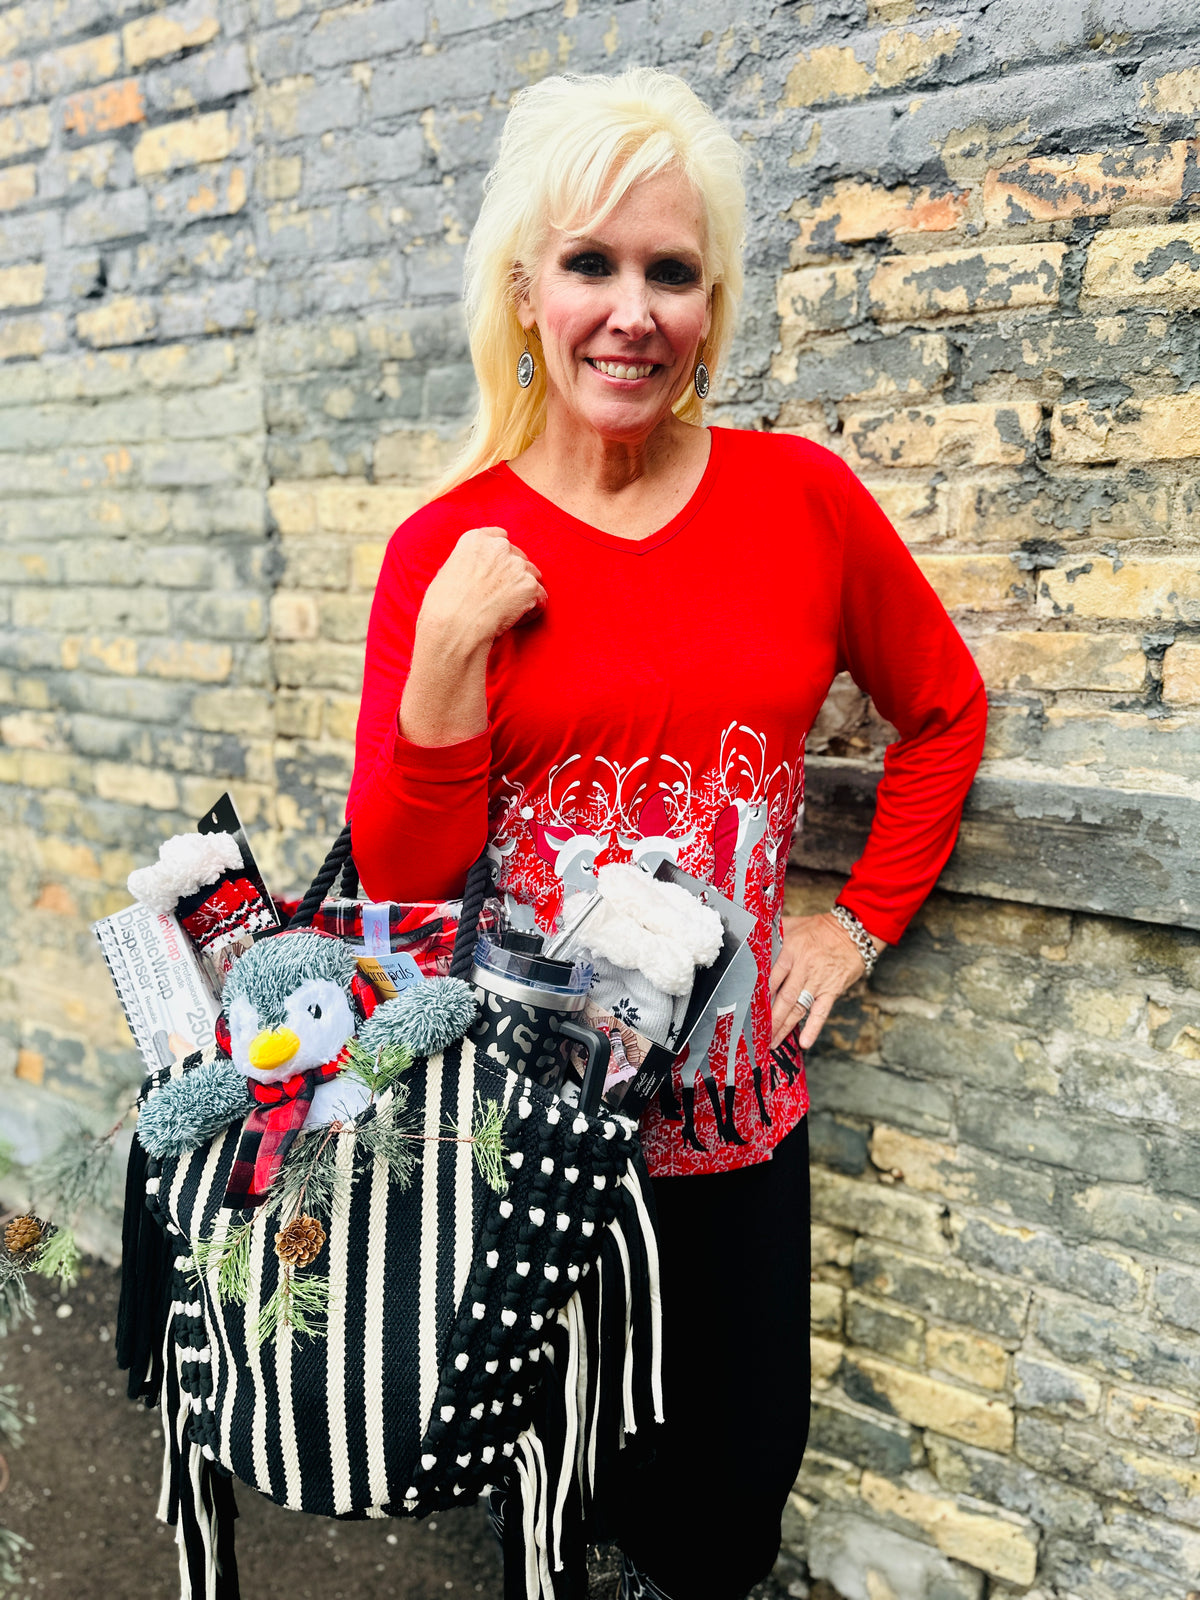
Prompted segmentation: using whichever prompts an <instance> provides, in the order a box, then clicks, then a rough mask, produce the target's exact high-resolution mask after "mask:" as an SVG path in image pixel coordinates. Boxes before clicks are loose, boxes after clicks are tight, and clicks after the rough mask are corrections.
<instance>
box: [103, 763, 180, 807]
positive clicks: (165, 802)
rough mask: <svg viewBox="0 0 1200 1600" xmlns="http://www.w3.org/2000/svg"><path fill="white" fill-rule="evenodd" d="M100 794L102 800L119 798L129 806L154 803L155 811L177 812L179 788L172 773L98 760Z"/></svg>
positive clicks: (152, 804)
mask: <svg viewBox="0 0 1200 1600" xmlns="http://www.w3.org/2000/svg"><path fill="white" fill-rule="evenodd" d="M95 781H96V793H97V794H98V795H99V797H100V798H101V800H119V801H121V802H122V803H123V804H124V805H129V806H150V807H151V808H152V809H153V810H155V811H175V810H177V809H178V807H179V790H178V789H177V788H176V785H175V779H174V778H173V777H172V776H171V774H170V773H169V772H161V771H159V770H158V769H157V768H154V767H136V766H133V765H131V764H127V763H125V762H117V761H98V762H97V763H96V768H95Z"/></svg>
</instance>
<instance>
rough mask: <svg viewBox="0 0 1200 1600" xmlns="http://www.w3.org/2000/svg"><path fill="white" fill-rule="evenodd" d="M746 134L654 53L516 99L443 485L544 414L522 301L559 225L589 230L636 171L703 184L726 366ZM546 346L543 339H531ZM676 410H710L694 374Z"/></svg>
mask: <svg viewBox="0 0 1200 1600" xmlns="http://www.w3.org/2000/svg"><path fill="white" fill-rule="evenodd" d="M743 167H744V156H743V154H742V150H741V147H740V146H739V145H738V144H737V143H736V141H735V140H734V139H733V137H732V136H731V135H730V134H729V133H728V132H727V131H726V129H725V128H723V127H722V125H721V124H720V122H718V121H717V118H716V117H715V116H714V115H713V113H712V112H711V111H710V110H709V109H708V107H707V106H706V105H705V104H704V103H703V101H701V100H700V99H699V98H698V97H697V96H696V95H695V94H694V93H693V91H692V90H691V89H690V88H688V86H687V84H686V83H684V81H683V79H682V78H678V77H676V76H675V75H674V73H670V72H662V71H660V70H658V69H657V68H654V67H635V68H633V69H631V70H630V71H628V72H622V73H621V74H620V75H619V76H616V77H605V76H602V75H601V74H598V73H597V74H594V75H589V76H586V77H585V76H580V75H578V74H570V75H566V76H563V77H554V78H543V79H542V81H541V82H540V83H536V84H534V85H533V86H532V87H531V88H529V89H525V90H522V92H521V93H520V94H519V95H518V96H517V98H516V100H515V101H514V102H513V106H512V109H511V110H510V112H509V114H508V117H507V119H506V121H505V124H504V132H503V133H502V135H501V137H500V152H499V155H498V156H497V158H496V164H495V166H494V167H493V168H492V170H491V172H489V173H488V176H487V181H486V183H485V184H484V193H483V204H482V206H481V208H480V212H479V220H478V221H477V222H476V224H475V227H474V229H473V231H472V233H471V238H470V242H469V243H468V245H467V252H466V261H465V267H464V295H463V299H464V306H465V310H466V318H467V332H468V335H469V338H470V344H471V359H472V361H473V362H474V364H475V375H476V378H477V379H478V381H479V405H478V409H477V410H476V413H475V418H474V421H473V423H472V426H471V432H470V435H469V437H468V440H467V443H466V446H465V448H464V450H463V452H462V454H461V455H460V457H459V459H458V461H457V462H456V463H455V465H454V467H453V469H452V471H451V474H450V476H449V478H448V479H447V480H446V482H445V483H443V484H442V485H441V491H442V492H444V491H445V490H446V489H449V488H453V486H454V485H455V484H458V483H462V482H463V481H464V480H465V479H467V478H470V477H473V476H474V474H475V473H477V472H482V471H484V470H485V469H486V468H487V467H491V466H494V465H495V464H496V462H498V461H508V460H511V459H512V458H513V457H514V456H518V455H520V453H521V452H522V451H523V450H525V449H526V448H527V447H528V446H529V445H530V444H532V443H533V441H534V439H536V438H537V436H538V434H539V433H541V431H542V429H543V428H544V426H545V421H546V385H545V379H544V376H543V372H542V363H541V362H540V361H537V360H535V367H536V371H535V374H534V379H533V382H532V384H530V386H529V388H528V389H521V388H519V387H518V385H517V381H516V366H517V358H518V357H519V356H520V354H521V352H522V350H523V349H525V347H526V337H527V336H526V333H525V330H524V328H522V326H521V324H520V321H519V320H518V317H517V302H518V301H519V299H520V298H521V295H522V293H523V292H524V289H525V287H526V285H527V284H528V282H529V279H530V278H531V277H532V275H533V273H534V271H535V270H536V268H537V265H538V262H539V258H540V255H541V252H542V250H543V249H544V248H545V244H546V239H547V235H548V233H549V230H550V229H551V228H560V229H564V230H569V231H573V232H584V231H586V230H587V229H588V228H591V227H594V226H596V224H597V223H599V222H600V221H602V220H603V218H604V217H606V216H607V215H608V214H609V212H610V211H612V209H613V207H614V206H616V205H617V204H618V203H619V202H620V200H621V199H622V198H623V197H624V196H625V195H626V194H627V193H628V191H629V190H630V189H631V188H632V187H633V185H634V184H636V183H639V182H642V181H643V180H645V179H647V178H652V177H655V176H657V174H659V173H661V172H664V171H667V170H668V169H671V168H674V169H675V170H677V171H680V172H682V173H683V175H684V176H685V177H686V178H687V179H688V181H689V182H690V183H691V184H692V185H693V186H694V188H695V190H696V193H697V195H698V196H699V199H700V202H701V205H702V208H703V211H704V219H705V233H704V256H705V261H704V267H705V278H706V280H707V282H708V284H709V286H710V291H711V297H712V298H711V321H710V326H709V331H708V335H707V337H706V338H705V340H704V343H703V345H702V346H701V349H700V352H699V355H698V359H700V360H703V361H704V362H705V364H706V365H707V366H708V368H709V370H710V372H712V371H715V369H716V368H717V367H718V366H719V364H720V362H721V359H722V358H723V356H724V355H725V352H726V350H727V349H728V346H729V341H730V339H731V338H732V336H733V328H734V322H735V320H736V316H737V307H738V302H739V300H740V299H741V293H742V238H743V232H744V226H745V220H744V219H745V206H746V196H745V189H744V187H743V183H742V171H743ZM533 350H534V354H535V357H536V354H537V345H536V341H535V343H534V346H533ZM674 410H675V414H676V415H677V416H679V417H681V418H683V420H684V421H686V422H699V421H700V420H701V417H702V415H703V403H702V401H701V400H700V397H699V396H698V395H697V394H696V393H695V391H694V389H693V387H692V386H691V385H689V386H688V388H687V390H686V391H685V393H684V394H683V395H681V396H680V398H679V399H678V400H677V401H676V402H675V406H674Z"/></svg>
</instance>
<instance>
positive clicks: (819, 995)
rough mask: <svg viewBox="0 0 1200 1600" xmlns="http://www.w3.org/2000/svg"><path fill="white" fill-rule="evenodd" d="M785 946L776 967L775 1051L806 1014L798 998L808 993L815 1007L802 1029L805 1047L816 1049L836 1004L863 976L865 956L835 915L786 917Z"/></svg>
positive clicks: (773, 1003)
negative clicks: (839, 997)
mask: <svg viewBox="0 0 1200 1600" xmlns="http://www.w3.org/2000/svg"><path fill="white" fill-rule="evenodd" d="M779 926H780V931H781V932H782V934H783V948H782V950H780V952H779V959H778V961H776V963H775V965H774V966H773V967H772V968H771V979H770V985H771V1049H772V1050H774V1048H775V1046H776V1045H777V1044H779V1042H780V1041H781V1040H782V1039H786V1038H787V1036H788V1034H789V1033H791V1031H792V1029H793V1028H794V1027H796V1025H797V1023H798V1022H799V1021H800V1019H801V1018H802V1017H804V1005H798V1004H797V1000H798V998H799V996H800V995H801V994H802V993H804V992H805V991H807V995H806V996H805V1005H806V1004H807V1000H808V995H811V996H812V1005H811V1007H809V1010H808V1015H807V1017H804V1027H803V1029H802V1030H801V1033H800V1048H801V1049H802V1050H808V1049H811V1047H812V1046H813V1045H814V1044H815V1043H816V1042H817V1035H818V1034H819V1033H820V1031H821V1029H822V1028H823V1027H824V1025H825V1021H826V1019H827V1018H828V1016H829V1013H830V1012H831V1011H832V1010H833V1003H834V1001H835V1000H836V999H837V997H838V996H839V995H840V994H844V993H845V991H846V990H847V989H849V988H850V986H851V984H854V983H857V982H858V980H859V978H861V977H862V975H863V958H862V956H860V955H859V953H858V951H857V949H855V946H854V943H853V941H852V940H851V938H850V935H849V934H848V933H847V932H846V930H845V929H844V928H843V927H842V926H841V924H840V923H839V922H838V920H837V918H836V917H834V916H833V915H832V913H830V912H828V911H825V912H823V913H822V914H821V915H820V916H816V917H784V918H783V919H782V920H781V922H780V925H779Z"/></svg>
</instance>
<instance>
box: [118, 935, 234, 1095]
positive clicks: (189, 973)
mask: <svg viewBox="0 0 1200 1600" xmlns="http://www.w3.org/2000/svg"><path fill="white" fill-rule="evenodd" d="M92 931H93V932H94V933H95V935H96V937H97V939H99V941H100V948H101V950H102V951H103V952H104V959H105V961H106V962H107V963H108V970H109V972H110V973H111V974H112V980H113V984H114V986H115V988H116V991H117V998H118V999H119V1000H120V1002H121V1008H122V1010H123V1011H124V1012H125V1020H126V1021H127V1022H128V1024H129V1031H130V1033H132V1034H133V1038H134V1043H135V1044H136V1045H137V1047H138V1049H139V1050H140V1051H141V1055H142V1060H143V1061H144V1062H145V1063H146V1068H147V1071H149V1072H161V1071H162V1070H163V1069H164V1068H168V1067H170V1066H171V1065H172V1064H173V1063H177V1062H179V1061H182V1060H183V1058H184V1057H185V1056H188V1055H191V1054H192V1053H193V1051H196V1050H207V1049H208V1048H209V1046H210V1045H212V1043H213V1042H214V1027H215V1024H216V1020H217V1017H218V1016H219V1014H220V1010H221V1002H220V1001H219V1000H218V998H217V993H216V990H215V989H214V988H213V986H212V983H211V981H210V979H209V975H208V973H207V972H206V971H205V969H204V967H203V966H202V964H201V961H200V957H199V956H198V955H197V953H196V951H195V950H194V949H193V948H192V945H191V943H190V941H189V940H188V938H187V936H186V934H185V933H184V931H183V929H182V928H181V927H180V925H179V922H178V920H177V919H176V918H175V917H174V916H172V914H171V913H170V912H169V911H155V910H153V909H152V908H151V907H150V906H146V905H138V904H134V905H131V906H127V907H126V908H125V910H124V911H116V912H114V913H113V915H112V916H111V917H104V918H102V920H101V921H99V922H95V923H93V924H92Z"/></svg>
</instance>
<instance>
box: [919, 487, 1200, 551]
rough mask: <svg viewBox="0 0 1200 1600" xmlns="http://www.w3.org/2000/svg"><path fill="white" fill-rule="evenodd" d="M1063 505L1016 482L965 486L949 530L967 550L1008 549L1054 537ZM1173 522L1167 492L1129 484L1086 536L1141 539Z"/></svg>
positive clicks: (1103, 507)
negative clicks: (987, 546) (986, 546)
mask: <svg viewBox="0 0 1200 1600" xmlns="http://www.w3.org/2000/svg"><path fill="white" fill-rule="evenodd" d="M1058 505H1059V502H1058V501H1057V500H1056V499H1055V498H1054V496H1053V494H1047V493H1046V492H1045V490H1042V489H1039V490H1038V491H1037V492H1036V493H1033V494H1029V493H1028V492H1025V491H1023V489H1022V485H1021V483H1020V480H1019V479H1016V478H1015V477H1014V478H1013V479H1012V480H1011V481H1008V482H1006V481H1004V480H1003V479H992V480H991V481H990V482H989V483H987V484H983V483H961V484H956V485H954V486H953V487H952V488H951V491H950V509H949V522H948V525H949V526H950V527H952V528H953V529H954V530H955V535H956V537H957V538H958V539H959V540H960V541H961V542H962V543H963V544H965V545H975V544H996V543H1003V544H1005V545H1008V546H1009V547H1010V548H1011V547H1013V546H1016V545H1019V544H1022V543H1023V542H1024V541H1025V540H1027V539H1045V538H1046V537H1047V534H1048V533H1052V532H1053V529H1054V517H1055V514H1056V511H1057V510H1058ZM1170 520H1171V507H1170V500H1169V497H1168V493H1167V490H1166V489H1165V488H1164V487H1162V486H1159V485H1150V486H1148V487H1145V486H1135V485H1132V484H1130V483H1129V481H1128V478H1125V479H1123V481H1122V483H1121V498H1120V500H1118V501H1116V502H1107V501H1101V502H1100V503H1099V504H1097V505H1096V506H1095V507H1094V508H1093V509H1092V510H1091V511H1090V512H1089V513H1088V514H1087V517H1086V520H1085V521H1084V523H1083V526H1082V528H1081V529H1080V531H1081V532H1088V531H1090V532H1091V533H1092V534H1093V535H1094V536H1095V537H1096V538H1097V539H1103V540H1108V539H1117V540H1119V539H1140V538H1144V537H1145V533H1146V529H1147V527H1154V526H1160V527H1166V526H1168V524H1169V523H1170ZM1198 531H1200V528H1198Z"/></svg>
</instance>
